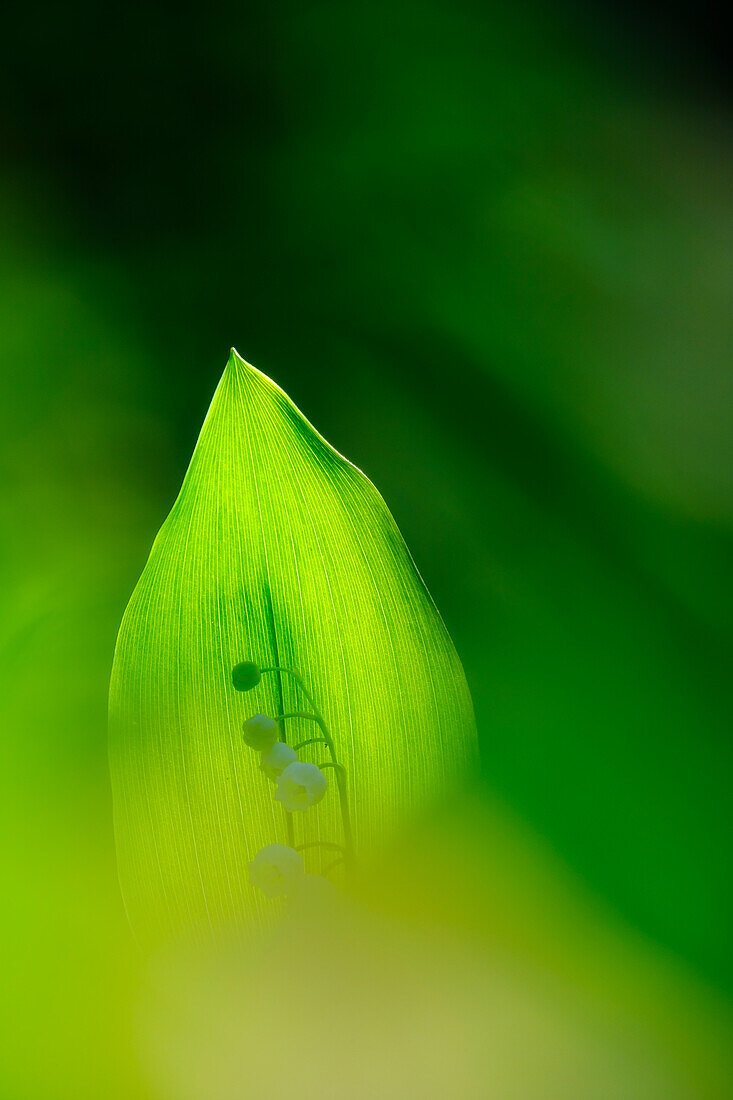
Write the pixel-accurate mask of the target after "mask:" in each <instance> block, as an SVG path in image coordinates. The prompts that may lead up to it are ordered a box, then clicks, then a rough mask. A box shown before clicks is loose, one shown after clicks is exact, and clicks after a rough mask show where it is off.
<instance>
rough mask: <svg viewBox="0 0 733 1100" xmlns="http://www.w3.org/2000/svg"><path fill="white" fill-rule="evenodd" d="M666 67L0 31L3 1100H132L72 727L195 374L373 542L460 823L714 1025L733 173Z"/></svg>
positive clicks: (127, 10)
mask: <svg viewBox="0 0 733 1100" xmlns="http://www.w3.org/2000/svg"><path fill="white" fill-rule="evenodd" d="M677 15H679V13H677ZM693 29H694V30H695V31H696V32H699V31H700V27H699V26H697V25H696V26H695V27H694V28H693ZM689 30H690V27H689V26H688V25H686V24H684V23H683V22H679V21H678V22H677V23H675V22H674V16H673V15H672V14H670V13H669V12H667V13H666V15H665V18H664V20H662V19H661V16H660V13H659V12H655V11H654V10H653V9H651V8H647V9H645V11H644V13H643V14H642V13H640V12H639V10H638V9H632V8H631V7H629V8H628V9H622V8H615V7H613V6H612V5H607V6H603V7H601V6H597V7H593V6H590V8H589V7H588V6H586V7H584V8H583V9H582V10H581V9H580V8H576V7H572V6H569V5H565V4H559V5H547V6H539V5H537V6H532V5H527V4H519V5H515V4H508V3H507V4H501V3H499V4H493V3H492V4H485V3H478V2H473V0H414V2H413V0H399V2H397V3H394V2H391V3H387V2H383V0H372V2H371V3H369V4H349V3H343V2H342V3H336V2H323V3H309V2H303V0H301V2H290V0H280V2H277V3H266V2H262V3H254V4H252V5H250V6H245V5H239V4H233V3H231V2H228V0H211V2H210V3H209V4H207V5H205V6H203V7H202V6H200V5H198V4H188V3H176V4H169V5H167V4H157V5H148V4H143V3H139V2H138V3H129V4H126V5H124V7H120V8H119V9H116V10H110V9H108V8H106V7H104V6H99V5H92V4H87V3H83V2H80V3H76V4H73V5H71V6H68V5H65V6H61V5H59V6H55V5H54V6H51V5H49V6H41V8H37V7H33V6H31V5H26V6H25V7H24V8H21V7H18V9H17V10H15V11H14V12H13V13H12V14H11V17H10V20H9V23H8V25H7V27H6V31H5V33H4V35H3V43H2V46H1V47H0V50H1V53H2V64H1V65H0V87H1V89H2V95H1V96H0V134H1V135H2V147H3V156H2V165H1V166H0V250H1V254H0V282H1V285H2V293H1V294H0V357H1V363H2V368H1V370H2V374H1V378H0V387H1V389H0V424H1V425H2V433H1V434H0V477H1V479H2V498H1V500H0V578H1V581H2V604H1V611H0V722H1V724H2V740H1V745H2V765H1V767H0V819H1V820H2V833H3V841H2V844H3V848H4V857H5V858H4V863H5V867H6V872H5V873H6V876H7V882H6V888H5V891H4V894H5V905H4V907H3V916H2V920H1V921H0V927H2V935H3V947H4V949H5V951H4V953H6V954H7V964H6V966H5V969H6V972H7V988H8V995H7V996H6V1011H7V1019H6V1020H5V1021H4V1024H3V1032H4V1040H5V1042H6V1043H7V1052H6V1054H5V1055H4V1057H3V1059H2V1062H3V1069H2V1070H0V1096H2V1097H3V1098H5V1097H6V1096H7V1097H8V1098H9V1100H10V1098H12V1100H25V1098H33V1100H36V1098H41V1097H43V1098H44V1100H45V1098H46V1097H67V1096H68V1097H74V1098H76V1100H80V1098H83V1097H90V1098H91V1097H99V1096H101V1095H105V1096H117V1095H119V1096H125V1097H137V1096H140V1097H147V1096H148V1095H150V1096H156V1097H157V1096H158V1094H157V1093H156V1092H155V1091H154V1090H153V1091H152V1092H151V1091H150V1088H151V1086H150V1084H149V1082H147V1081H146V1080H144V1079H143V1077H144V1075H142V1074H141V1072H140V1070H139V1067H138V1065H137V1061H136V1058H135V1055H134V1052H133V1047H134V1038H133V1032H134V1028H135V1024H134V1019H133V1016H134V1013H133V1012H132V1011H131V1010H130V1009H129V1002H130V1000H132V1001H133V1002H134V998H135V991H134V989H132V987H133V986H134V984H135V982H136V981H137V978H136V977H135V974H136V971H135V966H136V963H135V953H134V946H133V945H132V943H131V942H130V941H129V937H128V934H127V930H126V925H125V918H124V913H123V911H122V907H121V903H120V900H119V896H118V890H117V884H116V877H115V866H114V850H113V841H112V832H111V810H110V797H109V787H108V778H107V763H106V740H105V738H106V733H105V710H106V690H107V681H108V676H109V669H110V665H111V659H112V651H113V646H114V641H115V636H116V631H117V627H118V624H119V620H120V617H121V614H122V611H123V609H124V606H125V604H126V602H127V599H128V597H129V594H130V591H131V589H132V586H133V584H134V583H135V580H136V579H137V576H138V575H139V573H140V571H141V569H142V566H143V564H144V562H145V558H146V555H147V551H148V549H149V546H150V543H151V541H152V538H153V536H154V534H155V532H156V531H157V529H158V527H159V525H160V523H161V521H162V519H163V518H164V515H165V514H166V512H167V509H168V508H169V506H170V504H171V502H172V500H173V498H174V496H175V494H176V492H177V490H178V486H179V484H180V481H181V478H182V475H183V472H184V470H185V468H186V465H187V462H188V458H189V456H190V453H191V450H192V447H193V444H194V442H195V438H196V435H197V432H198V429H199V426H200V424H201V421H202V419H203V416H204V414H205V411H206V408H207V406H208V402H209V400H210V398H211V395H212V393H213V390H214V387H215V385H216V382H217V380H218V378H219V375H220V373H221V371H222V370H223V367H224V364H225V361H226V358H227V354H228V349H229V346H230V345H232V344H233V345H235V346H236V347H237V348H238V350H239V351H240V353H241V354H242V355H243V356H245V357H246V358H247V359H248V360H250V361H251V362H253V363H254V364H255V365H256V366H258V367H259V368H260V369H262V370H264V371H265V372H266V373H268V374H270V375H271V376H272V377H273V378H275V380H276V381H277V382H278V383H279V384H280V385H281V386H283V388H284V389H285V390H286V391H287V392H288V393H289V394H290V395H291V396H292V397H293V399H294V400H295V402H296V404H298V405H299V406H300V407H301V408H302V409H303V411H304V412H305V413H306V415H307V416H308V417H309V418H310V419H311V420H312V421H313V422H314V423H315V425H316V426H317V427H318V429H319V430H320V431H321V432H322V433H323V434H324V435H325V436H326V437H327V438H328V439H329V440H330V441H331V442H332V443H333V444H334V445H335V446H336V447H337V448H338V449H339V450H341V451H342V452H343V453H344V454H346V455H347V456H348V457H349V458H350V459H351V460H352V461H354V462H355V463H356V464H357V465H359V466H360V467H361V468H362V469H364V471H365V472H366V473H367V474H368V475H369V476H370V477H371V479H372V480H373V481H374V482H375V483H376V485H377V486H378V488H379V489H380V491H381V492H382V494H383V496H384V497H385V499H386V501H387V503H388V505H389V506H390V508H391V509H392V511H393V513H394V515H395V517H396V519H397V522H398V524H399V525H400V527H401V529H402V531H403V534H404V536H405V539H406V541H407V543H408V546H409V547H410V548H411V550H412V553H413V555H414V557H415V559H416V561H417V564H418V567H419V568H420V570H421V572H422V574H423V576H424V578H425V580H426V583H427V585H428V587H429V588H430V590H431V592H432V594H433V596H434V598H435V600H436V602H437V604H438V607H439V608H440V610H441V612H442V613H443V616H444V618H445V620H446V622H447V625H448V628H449V630H450V632H451V634H452V636H453V638H454V640H455V642H456V646H457V648H458V651H459V653H460V655H461V657H462V659H463V661H464V665H465V667H466V672H467V675H468V679H469V683H470V686H471V689H472V693H473V697H474V702H475V706H476V711H477V719H478V726H479V731H480V736H481V743H482V750H483V771H484V777H483V780H484V785H485V791H486V797H487V799H491V800H492V803H493V802H494V801H495V802H497V803H498V804H501V805H503V806H505V807H506V809H507V812H508V813H509V814H511V815H512V816H513V818H514V819H516V820H518V821H521V822H522V823H523V827H525V828H526V829H527V830H528V832H529V833H531V834H532V835H534V836H537V837H539V838H541V841H542V843H543V844H544V845H545V846H546V849H547V850H548V851H550V852H552V853H554V857H557V859H558V861H559V862H560V863H561V864H562V865H564V866H565V867H566V868H567V869H568V873H569V874H570V875H571V876H573V877H574V880H575V881H577V882H578V883H581V884H582V888H583V889H585V890H587V892H588V896H590V897H594V898H597V899H599V902H600V903H601V904H602V905H603V906H605V907H607V910H608V911H609V912H611V913H613V914H615V919H616V920H617V922H618V926H619V928H624V929H631V930H633V934H634V935H635V936H636V935H638V936H639V937H640V941H643V942H648V943H649V944H650V945H653V949H654V950H655V951H659V952H661V953H662V954H663V955H664V956H665V957H669V958H670V959H672V960H674V964H675V965H679V966H681V967H683V968H684V969H685V972H686V973H690V974H691V975H693V976H694V978H695V980H698V981H699V982H700V983H701V984H702V985H703V986H704V987H706V988H708V989H710V990H713V991H715V993H716V995H718V994H719V995H721V996H722V998H724V999H725V998H727V997H729V995H730V994H731V992H733V951H732V950H731V942H730V922H731V915H732V912H731V908H732V907H731V875H730V859H729V853H730V847H729V837H730V831H731V797H730V774H731V758H732V756H733V750H732V747H731V737H730V723H731V713H732V708H731V702H732V700H731V695H732V694H733V676H731V671H730V670H731V657H732V656H733V619H732V617H731V595H732V594H733V584H732V582H731V561H732V555H731V549H732V545H733V543H732V540H731V535H732V527H733V492H732V489H733V444H732V442H731V440H732V435H731V430H730V429H731V410H732V409H733V375H732V374H731V370H730V357H731V350H732V347H733V320H732V318H733V311H732V310H731V305H732V303H731V285H732V280H731V275H732V274H733V271H732V269H733V197H732V196H733V191H732V190H731V182H732V180H731V175H732V173H731V167H732V165H733V159H732V158H731V150H730V142H729V109H728V101H727V88H726V87H725V84H724V78H723V75H722V69H723V65H722V64H721V57H720V55H719V53H718V52H716V50H715V49H714V48H713V47H714V45H715V43H714V39H713V37H711V38H704V37H703V36H701V35H700V34H699V33H696V34H692V33H690V34H686V33H685V32H686V31H689ZM131 990H132V991H131Z"/></svg>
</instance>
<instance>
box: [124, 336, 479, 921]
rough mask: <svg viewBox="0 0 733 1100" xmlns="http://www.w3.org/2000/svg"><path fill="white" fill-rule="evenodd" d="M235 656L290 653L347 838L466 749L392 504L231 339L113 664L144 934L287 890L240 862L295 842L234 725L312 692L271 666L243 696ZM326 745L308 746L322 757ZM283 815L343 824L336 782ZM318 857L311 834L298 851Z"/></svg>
mask: <svg viewBox="0 0 733 1100" xmlns="http://www.w3.org/2000/svg"><path fill="white" fill-rule="evenodd" d="M244 659H246V660H251V661H254V662H257V663H259V664H260V665H262V666H270V665H279V666H285V667H289V668H293V667H295V668H297V669H298V670H300V673H301V674H302V677H303V680H304V683H305V684H306V685H307V687H308V689H309V690H310V692H311V694H312V695H313V697H314V699H315V700H316V701H317V704H318V706H319V708H320V710H321V711H322V712H323V715H324V717H325V718H326V720H327V722H328V724H329V726H330V728H331V731H332V734H333V737H334V741H335V744H336V749H337V752H338V756H339V759H340V760H341V762H342V763H343V764H344V766H345V769H346V775H347V783H348V791H349V798H350V803H351V813H352V818H353V827H354V835H355V840H356V845H357V849H359V848H361V849H364V850H366V849H369V848H370V847H372V846H374V845H375V844H377V843H379V842H380V841H381V840H382V839H384V838H385V837H386V836H388V835H389V833H390V832H391V831H392V830H393V828H394V827H395V825H396V824H397V823H398V822H400V821H402V820H404V819H405V818H406V817H409V815H410V814H411V813H413V812H414V811H415V810H416V809H418V808H421V807H423V806H424V805H426V804H428V803H429V802H430V800H431V799H432V798H434V797H436V796H437V795H438V794H439V793H440V792H441V791H443V790H445V789H446V788H447V787H449V786H450V785H451V784H452V782H453V781H454V780H455V779H456V778H457V777H458V776H459V774H460V772H461V770H462V768H463V767H464V765H465V764H466V762H467V760H469V759H470V758H471V756H472V754H473V751H474V743H475V731H474V724H473V712H472V708H471V702H470V697H469V694H468V690H467V687H466V683H465V679H464V676H463V671H462V669H461V666H460V662H459V660H458V657H457V655H456V653H455V650H454V648H453V645H452V643H451V641H450V638H449V637H448V634H447V632H446V630H445V627H444V625H443V623H442V621H441V619H440V617H439V615H438V613H437V611H436V609H435V606H434V605H433V603H432V601H431V599H430V597H429V595H428V593H427V591H426V589H425V586H424V585H423V583H422V580H421V578H420V576H419V574H418V572H417V569H416V568H415V565H414V563H413V561H412V558H411V557H410V554H409V552H408V550H407V548H406V546H405V544H404V542H403V540H402V538H401V536H400V534H399V531H398V530H397V527H396V525H395V523H394V520H393V519H392V517H391V515H390V513H389V511H388V509H387V507H386V505H385V504H384V501H383V500H382V498H381V497H380V496H379V494H378V492H377V491H376V489H375V488H374V486H373V485H372V484H371V483H370V482H369V481H368V480H367V478H366V477H364V475H363V474H362V473H361V472H360V471H359V470H357V469H356V468H355V467H354V466H352V465H351V464H350V463H349V462H347V461H346V460H345V459H344V458H342V457H341V456H340V455H339V454H337V453H336V452H335V451H334V450H333V448H332V447H330V446H329V444H328V443H327V442H326V441H325V440H324V439H323V438H322V437H321V436H320V435H319V434H318V433H317V432H316V431H315V430H314V428H313V427H312V426H311V425H310V424H309V423H308V422H307V420H306V419H305V418H304V417H303V416H302V415H301V413H300V412H299V411H298V410H297V409H296V408H295V407H294V405H293V404H292V402H291V401H290V400H289V398H288V397H287V396H286V395H285V394H284V393H283V392H282V391H281V390H280V389H279V388H278V387H277V386H276V385H275V384H274V383H273V382H271V381H270V380H269V379H268V378H266V377H265V376H264V375H262V374H261V373H260V372H259V371H257V370H255V369H254V368H253V367H251V366H249V365H248V364H247V363H245V362H244V361H243V360H242V359H241V358H240V357H239V356H238V355H237V354H236V353H235V352H234V351H232V354H231V357H230V359H229V362H228V364H227V368H226V370H225V372H224V376H223V378H222V380H221V383H220V385H219V387H218V389H217V392H216V394H215V396H214V400H213V402H212V405H211V409H210V410H209V414H208V416H207V418H206V422H205V424H204V427H203V429H202V432H201V436H200V438H199V441H198V444H197V446H196V449H195V452H194V455H193V458H192V460H191V465H190V467H189V470H188V473H187V475H186V478H185V480H184V483H183V487H182V489H181V492H180V494H179V497H178V499H177V501H176V503H175V505H174V507H173V509H172V511H171V513H170V515H169V517H168V519H167V520H166V522H165V523H164V525H163V527H162V529H161V531H160V533H159V535H158V537H157V539H156V541H155V544H154V546H153V549H152V552H151V555H150V559H149V561H148V564H147V566H146V568H145V570H144V572H143V575H142V577H141V579H140V582H139V584H138V586H137V588H136V590H135V592H134V594H133V596H132V599H131V601H130V604H129V607H128V608H127V611H126V614H125V617H124V620H123V623H122V627H121V630H120V635H119V639H118V644H117V651H116V655H115V663H114V669H113V674H112V686H111V697H110V737H111V746H110V753H111V771H112V781H113V791H114V801H115V824H116V835H117V845H118V858H119V866H120V877H121V882H122V887H123V892H124V894H125V899H126V904H127V907H128V912H129V914H130V917H131V920H132V923H133V926H134V928H135V930H136V932H137V934H138V936H139V937H140V939H141V940H142V941H143V942H158V941H160V940H161V939H166V938H168V937H170V936H171V935H178V934H182V933H184V934H196V933H198V932H204V933H205V932H206V931H207V929H208V930H209V931H213V932H216V930H217V929H219V928H221V927H222V926H224V925H227V924H230V923H232V922H235V923H236V922H238V921H240V920H241V921H243V922H251V921H254V922H255V923H257V922H261V921H263V920H266V919H267V918H268V916H269V915H270V914H271V913H273V912H275V911H276V910H277V908H278V903H277V902H272V901H268V900H267V899H264V898H263V896H262V895H261V894H260V895H259V896H258V894H257V893H256V892H255V890H254V889H253V888H252V886H251V885H250V883H249V880H248V868H247V865H248V862H249V861H250V860H251V859H252V858H253V856H254V855H255V854H256V853H257V851H259V849H260V848H262V847H263V846H265V845H267V844H271V843H273V842H281V843H287V842H288V832H287V829H286V815H285V813H284V811H283V808H282V807H281V806H280V804H279V803H277V802H276V801H275V800H274V798H273V788H272V786H271V785H270V783H269V782H268V781H267V779H266V778H265V776H264V775H263V773H262V772H261V771H260V770H259V756H258V754H256V753H254V752H253V751H252V750H250V749H248V748H247V747H246V746H245V745H244V743H243V740H242V735H241V725H242V722H243V720H244V719H246V718H247V717H249V716H250V715H252V714H255V713H265V714H270V715H276V714H279V713H282V712H287V711H291V710H300V709H303V707H304V703H305V700H304V699H303V697H302V694H301V693H300V691H299V689H298V685H297V683H296V682H294V681H293V679H292V677H290V676H287V675H282V674H277V673H269V674H268V673H266V674H265V675H263V678H262V680H261V682H260V684H259V685H258V686H257V687H256V688H255V689H254V690H252V691H251V692H249V693H247V694H244V693H237V692H236V691H235V690H234V688H233V686H232V681H231V670H232V667H233V666H234V665H236V664H237V663H238V662H239V661H241V660H244ZM306 709H309V708H308V707H307V705H306ZM286 731H287V734H288V740H290V741H291V743H292V742H293V740H302V739H305V738H307V737H310V736H312V735H313V730H312V726H310V725H308V723H307V722H305V721H304V720H303V721H301V720H300V719H298V720H296V721H291V722H290V723H288V724H287V725H286ZM323 747H324V746H319V745H313V746H309V747H308V749H306V750H303V752H302V755H304V756H305V757H307V758H308V759H310V760H312V761H314V762H318V761H319V759H320V760H323V759H325V757H324V756H323V754H322V752H320V753H319V750H322V749H323ZM329 774H330V775H333V773H329ZM292 818H293V824H294V828H295V841H296V842H297V843H298V844H300V843H310V842H312V841H316V840H319V839H320V840H323V841H329V842H339V841H340V840H341V837H342V823H341V816H340V812H339V803H338V799H337V797H336V790H335V783H334V782H333V780H332V781H331V783H330V789H329V791H328V793H327V795H326V798H325V799H324V800H323V801H322V802H321V803H320V804H319V805H318V806H317V807H312V808H311V809H309V810H308V811H307V812H306V813H305V814H301V813H296V814H293V815H292ZM318 853H319V850H318V849H312V850H311V849H309V850H308V852H307V861H308V863H309V866H310V867H311V869H314V870H318V869H319V868H320V867H321V866H322V861H321V857H320V855H319V854H318ZM330 855H331V856H332V855H333V853H330Z"/></svg>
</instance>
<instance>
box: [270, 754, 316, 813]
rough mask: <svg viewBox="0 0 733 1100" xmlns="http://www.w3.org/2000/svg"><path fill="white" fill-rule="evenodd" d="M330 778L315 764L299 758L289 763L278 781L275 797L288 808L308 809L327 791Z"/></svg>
mask: <svg viewBox="0 0 733 1100" xmlns="http://www.w3.org/2000/svg"><path fill="white" fill-rule="evenodd" d="M327 787H328V780H327V779H326V777H325V775H324V774H323V772H322V771H321V769H320V768H318V767H316V765H315V764H306V763H305V762H304V761H301V760H298V761H296V762H295V763H293V764H288V766H287V768H286V769H285V771H284V772H283V773H282V775H281V776H280V777H279V779H278V781H277V794H276V795H275V798H276V799H277V800H278V801H279V802H282V804H283V806H284V807H285V809H286V810H290V811H291V812H292V811H293V810H307V809H308V807H309V806H315V804H316V803H317V802H320V801H321V799H322V798H323V796H324V794H325V793H326V788H327Z"/></svg>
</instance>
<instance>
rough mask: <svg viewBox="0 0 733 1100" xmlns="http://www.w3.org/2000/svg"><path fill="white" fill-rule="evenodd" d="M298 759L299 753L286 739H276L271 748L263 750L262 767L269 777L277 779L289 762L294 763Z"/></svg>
mask: <svg viewBox="0 0 733 1100" xmlns="http://www.w3.org/2000/svg"><path fill="white" fill-rule="evenodd" d="M297 759H298V754H297V752H296V751H295V749H293V748H291V747H290V745H286V744H285V742H284V741H276V742H275V744H274V745H273V746H272V748H271V749H268V750H267V752H263V754H262V763H261V764H260V767H261V769H262V771H263V772H264V773H265V775H266V776H267V777H268V779H274V780H276V779H277V777H278V776H279V775H280V774H281V773H282V772H284V771H285V769H286V768H287V766H288V764H292V763H293V762H294V761H295V760H297Z"/></svg>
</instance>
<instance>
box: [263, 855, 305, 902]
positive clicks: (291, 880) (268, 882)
mask: <svg viewBox="0 0 733 1100" xmlns="http://www.w3.org/2000/svg"><path fill="white" fill-rule="evenodd" d="M304 873H305V872H304V867H303V857H302V855H301V854H300V852H296V850H295V848H288V846H287V845H286V844H268V845H267V847H266V848H262V849H260V851H259V852H258V853H257V855H256V856H255V858H254V859H253V860H252V862H251V863H250V865H249V881H250V882H251V883H252V885H253V886H259V888H260V890H262V891H263V893H265V894H267V896H268V898H277V897H282V895H283V894H290V893H292V892H293V890H294V889H295V888H296V887H297V886H298V884H299V882H300V879H301V878H302V877H303V874H304Z"/></svg>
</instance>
